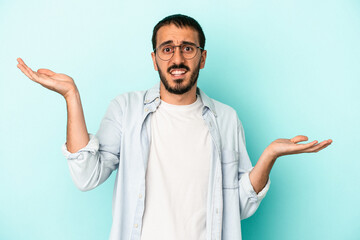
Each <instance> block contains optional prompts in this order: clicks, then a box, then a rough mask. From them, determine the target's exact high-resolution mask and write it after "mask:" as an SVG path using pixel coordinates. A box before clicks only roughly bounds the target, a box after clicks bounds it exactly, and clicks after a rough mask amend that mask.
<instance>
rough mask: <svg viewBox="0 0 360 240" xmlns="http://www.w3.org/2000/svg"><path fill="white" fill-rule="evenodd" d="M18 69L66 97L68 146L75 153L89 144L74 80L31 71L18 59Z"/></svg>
mask: <svg viewBox="0 0 360 240" xmlns="http://www.w3.org/2000/svg"><path fill="white" fill-rule="evenodd" d="M17 61H18V62H19V64H18V65H17V67H18V68H20V70H21V71H22V72H23V73H24V74H25V75H26V76H27V77H28V78H30V79H31V80H33V81H34V82H37V83H39V84H41V85H42V86H44V87H46V88H48V89H50V90H52V91H55V92H58V93H60V94H61V95H62V96H64V98H65V100H66V106H67V113H68V119H67V131H66V146H67V149H68V150H69V152H71V153H74V152H77V151H78V150H79V149H81V148H83V147H85V146H86V144H88V142H89V135H88V131H87V128H86V123H85V117H84V112H83V108H82V105H81V100H80V94H79V91H78V89H77V87H76V85H75V83H74V80H73V79H72V78H71V77H69V76H67V75H65V74H62V73H54V72H53V71H51V70H49V69H39V70H37V72H35V71H33V70H31V68H29V67H28V66H26V64H25V63H24V61H23V60H22V59H21V58H18V59H17Z"/></svg>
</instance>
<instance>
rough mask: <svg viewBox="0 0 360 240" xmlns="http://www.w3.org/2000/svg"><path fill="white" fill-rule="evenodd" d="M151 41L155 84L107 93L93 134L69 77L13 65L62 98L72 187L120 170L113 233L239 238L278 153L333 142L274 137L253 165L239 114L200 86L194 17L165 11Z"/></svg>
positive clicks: (194, 239)
mask: <svg viewBox="0 0 360 240" xmlns="http://www.w3.org/2000/svg"><path fill="white" fill-rule="evenodd" d="M152 41H153V49H154V52H152V53H151V56H152V60H153V63H154V68H155V70H156V71H158V72H159V76H160V83H159V84H156V85H155V86H154V87H153V88H152V89H149V90H147V91H138V92H129V93H125V94H122V95H119V96H117V97H116V98H115V99H113V101H112V102H111V103H110V106H109V108H108V110H107V112H106V114H105V116H104V118H103V120H102V122H101V125H100V129H99V130H98V132H97V134H96V135H92V134H88V132H87V128H86V124H85V120H84V114H83V110H82V105H81V101H80V96H79V92H78V90H77V87H76V85H75V83H74V81H73V79H72V78H71V77H69V76H66V75H64V74H58V73H54V72H52V71H50V70H48V69H39V70H38V71H37V72H34V71H32V70H31V69H30V68H29V67H27V66H26V65H25V63H24V62H23V61H22V60H21V59H18V61H19V64H18V67H19V68H20V69H21V70H22V71H23V73H25V74H26V75H27V76H28V77H29V78H30V79H31V80H33V81H35V82H38V83H40V84H41V85H43V86H44V87H46V88H49V89H51V90H53V91H56V92H58V93H60V94H61V95H63V96H64V98H65V100H66V103H67V111H68V122H67V142H66V144H64V145H63V152H64V154H65V156H66V157H67V159H68V163H69V166H70V171H71V175H72V177H73V180H74V182H75V184H76V186H77V187H78V188H79V189H80V190H82V191H87V190H90V189H93V188H95V187H96V186H98V185H100V184H101V183H103V182H104V181H105V180H106V179H107V178H108V177H109V176H110V174H111V173H112V171H114V170H116V169H117V170H118V171H117V175H116V182H115V188H114V198H113V225H112V229H111V234H110V239H114V240H115V239H141V240H155V239H156V240H161V239H166V240H169V239H186V240H199V239H203V240H205V239H208V240H210V239H224V240H233V239H241V225H240V221H241V219H244V218H247V217H249V216H251V215H252V214H253V213H254V212H255V211H256V209H257V208H258V206H259V204H260V202H261V200H262V199H263V198H264V196H265V195H266V192H267V191H268V189H269V185H270V180H269V173H270V170H271V168H272V166H273V164H274V162H275V160H276V159H277V158H278V157H280V156H282V155H287V154H296V153H303V152H317V151H319V150H321V149H323V148H325V147H327V146H328V145H329V144H331V142H332V141H331V140H327V141H323V142H321V143H317V141H313V142H310V143H307V144H298V142H301V141H307V140H308V139H307V137H306V136H301V135H299V136H296V137H294V138H292V139H277V140H275V141H274V142H272V143H271V144H270V145H269V146H268V147H267V148H266V149H265V151H264V152H263V154H262V155H261V157H260V159H259V160H258V162H257V164H256V165H255V167H254V168H252V165H251V162H250V160H249V157H248V154H247V151H246V148H245V138H244V131H243V127H242V125H241V122H240V120H239V119H238V117H237V114H236V112H235V111H234V110H233V109H232V108H231V107H229V106H227V105H224V104H222V103H220V102H218V101H215V100H213V99H211V98H209V97H208V96H207V95H206V94H205V93H204V92H202V91H201V90H200V89H199V88H198V87H197V79H198V75H199V71H200V69H202V68H204V66H205V60H206V54H207V52H206V50H205V49H204V47H205V36H204V33H203V31H202V29H201V27H200V25H199V24H198V23H197V22H196V20H194V19H193V18H190V17H188V16H184V15H172V16H168V17H166V18H164V19H163V20H161V21H160V22H159V23H158V24H157V25H156V26H155V27H154V31H153V38H152Z"/></svg>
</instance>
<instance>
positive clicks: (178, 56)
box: [171, 46, 185, 65]
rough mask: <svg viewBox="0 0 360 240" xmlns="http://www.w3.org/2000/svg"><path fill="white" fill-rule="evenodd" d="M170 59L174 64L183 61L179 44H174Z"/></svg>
mask: <svg viewBox="0 0 360 240" xmlns="http://www.w3.org/2000/svg"><path fill="white" fill-rule="evenodd" d="M171 61H172V62H173V63H175V64H177V65H178V64H180V63H183V62H184V61H185V58H184V56H183V54H182V53H181V47H180V46H176V47H175V49H174V55H173V57H172V58H171Z"/></svg>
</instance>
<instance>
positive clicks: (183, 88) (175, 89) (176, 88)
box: [156, 61, 200, 95]
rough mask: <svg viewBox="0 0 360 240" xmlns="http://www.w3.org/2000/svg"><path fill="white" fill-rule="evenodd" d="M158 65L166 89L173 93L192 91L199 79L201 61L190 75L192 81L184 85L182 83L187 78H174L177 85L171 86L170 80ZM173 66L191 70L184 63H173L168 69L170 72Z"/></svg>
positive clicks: (179, 93)
mask: <svg viewBox="0 0 360 240" xmlns="http://www.w3.org/2000/svg"><path fill="white" fill-rule="evenodd" d="M156 65H157V63H156ZM157 67H158V72H159V76H160V80H161V82H162V83H163V84H164V86H165V89H166V90H167V91H168V92H170V93H173V94H177V95H181V94H184V93H186V92H188V91H190V89H191V88H192V87H193V86H194V85H195V84H196V82H197V79H198V77H199V71H200V61H199V64H198V66H197V67H196V68H195V69H194V71H193V72H192V73H191V75H190V81H189V82H188V83H187V84H185V85H183V84H182V83H183V82H184V81H185V79H176V80H174V82H175V86H174V87H173V86H170V84H169V81H168V80H167V79H166V77H165V75H164V73H163V72H162V71H161V69H160V68H159V66H158V65H157ZM173 68H185V69H186V70H187V71H189V70H190V69H189V67H188V66H185V65H184V64H180V65H172V66H171V67H169V68H168V69H167V72H168V73H170V70H171V69H173Z"/></svg>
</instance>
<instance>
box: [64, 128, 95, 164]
mask: <svg viewBox="0 0 360 240" xmlns="http://www.w3.org/2000/svg"><path fill="white" fill-rule="evenodd" d="M61 150H62V153H63V155H64V156H65V157H66V158H67V159H68V160H73V159H82V158H83V154H82V153H83V152H90V153H92V154H95V153H96V152H97V151H98V150H99V139H98V138H97V137H96V135H93V134H91V133H89V142H88V144H87V145H86V146H85V147H83V148H81V149H80V150H79V151H77V152H75V153H71V152H69V150H68V149H67V146H66V142H65V143H64V144H63V145H62V147H61Z"/></svg>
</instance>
